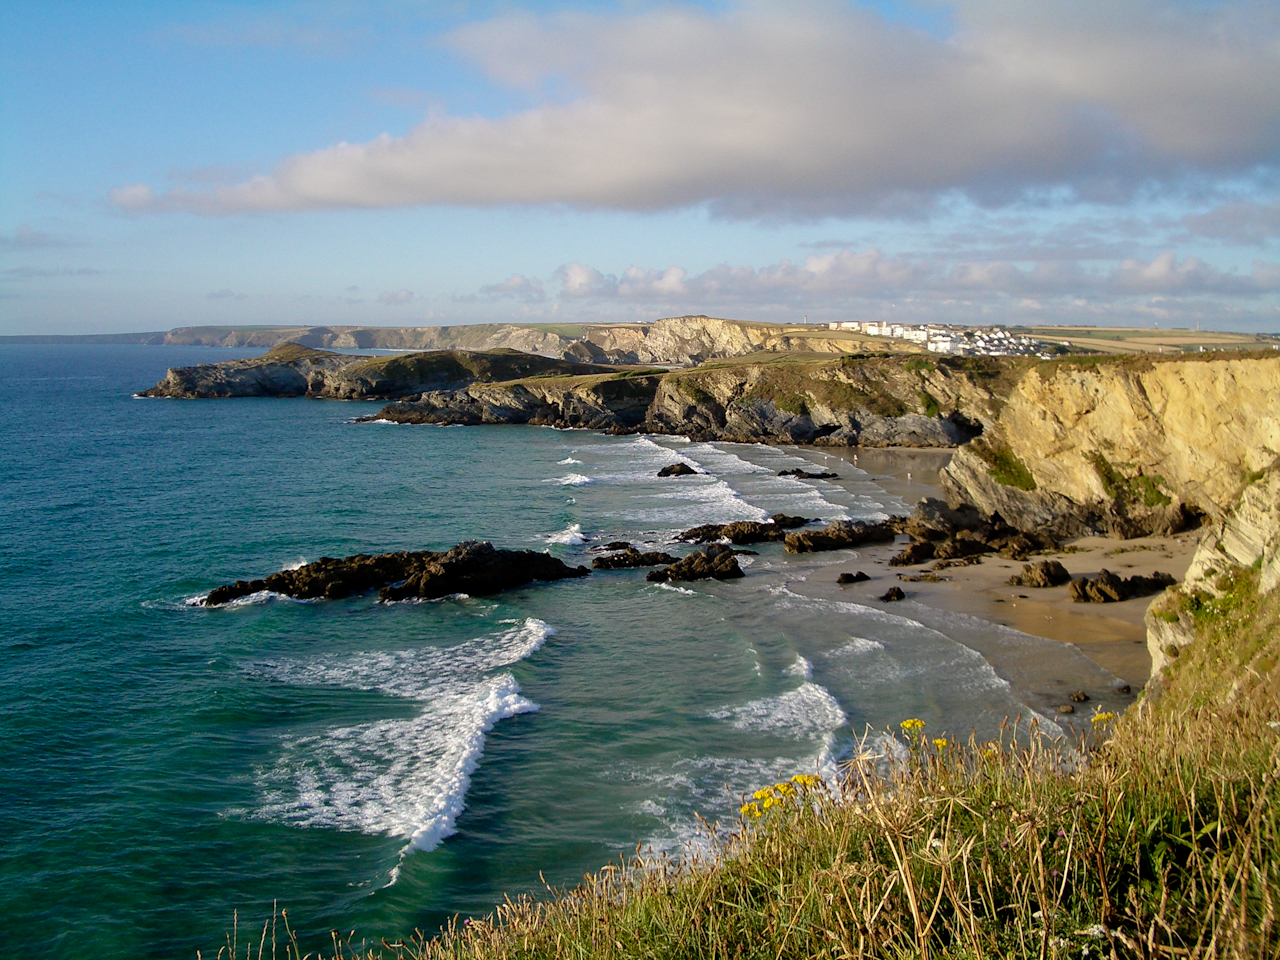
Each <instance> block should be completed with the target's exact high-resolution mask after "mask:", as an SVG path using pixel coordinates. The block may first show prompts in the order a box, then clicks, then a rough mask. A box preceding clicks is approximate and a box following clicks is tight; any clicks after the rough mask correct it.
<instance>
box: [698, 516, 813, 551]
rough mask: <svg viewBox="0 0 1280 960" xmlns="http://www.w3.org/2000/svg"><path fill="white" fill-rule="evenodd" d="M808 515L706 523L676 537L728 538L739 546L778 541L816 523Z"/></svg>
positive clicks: (702, 540)
mask: <svg viewBox="0 0 1280 960" xmlns="http://www.w3.org/2000/svg"><path fill="white" fill-rule="evenodd" d="M816 522H817V521H815V520H810V519H809V518H808V517H789V516H787V515H786V514H785V513H775V514H774V515H773V516H772V517H770V518H769V519H768V520H767V521H764V522H761V521H759V520H735V521H734V522H733V523H704V524H702V526H699V527H693V528H692V529H690V530H686V531H684V533H681V534H680V535H679V536H677V537H676V539H677V540H683V541H684V542H685V543H714V542H715V541H717V540H728V541H729V542H730V543H734V544H737V545H738V546H745V545H746V544H748V543H777V542H779V541H781V540H784V539H786V536H787V531H788V530H795V529H797V528H798V527H803V526H806V525H807V524H810V523H816Z"/></svg>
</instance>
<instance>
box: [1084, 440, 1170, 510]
mask: <svg viewBox="0 0 1280 960" xmlns="http://www.w3.org/2000/svg"><path fill="white" fill-rule="evenodd" d="M1089 462H1090V463H1092V464H1093V469H1094V470H1095V471H1096V472H1097V474H1098V480H1099V481H1101V483H1102V489H1103V490H1104V491H1105V492H1106V494H1107V496H1108V497H1110V498H1111V499H1112V500H1115V501H1117V502H1118V503H1121V504H1124V505H1125V506H1129V505H1132V504H1135V503H1141V504H1143V505H1144V506H1146V507H1152V508H1154V507H1167V506H1168V505H1169V504H1170V503H1171V502H1172V500H1171V499H1170V497H1169V495H1168V494H1167V493H1165V492H1164V491H1163V490H1162V489H1161V487H1162V486H1163V485H1164V478H1163V477H1159V476H1146V475H1145V474H1143V473H1141V472H1139V473H1138V475H1137V476H1134V477H1127V476H1125V475H1124V474H1123V473H1121V472H1120V471H1119V470H1117V469H1116V468H1115V467H1114V466H1113V465H1112V464H1111V462H1110V461H1109V460H1107V458H1106V457H1104V456H1103V455H1102V454H1101V453H1095V454H1093V455H1092V456H1091V457H1090V458H1089Z"/></svg>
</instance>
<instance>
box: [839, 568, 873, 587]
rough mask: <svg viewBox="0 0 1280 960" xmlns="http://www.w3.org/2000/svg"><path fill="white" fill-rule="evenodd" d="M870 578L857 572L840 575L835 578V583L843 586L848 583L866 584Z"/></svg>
mask: <svg viewBox="0 0 1280 960" xmlns="http://www.w3.org/2000/svg"><path fill="white" fill-rule="evenodd" d="M870 579H871V578H870V577H868V576H867V575H866V574H865V573H863V572H862V571H861V570H859V571H858V572H857V573H842V574H840V576H838V577H836V583H838V584H840V585H841V586H844V585H846V584H850V583H866V582H867V581H868V580H870Z"/></svg>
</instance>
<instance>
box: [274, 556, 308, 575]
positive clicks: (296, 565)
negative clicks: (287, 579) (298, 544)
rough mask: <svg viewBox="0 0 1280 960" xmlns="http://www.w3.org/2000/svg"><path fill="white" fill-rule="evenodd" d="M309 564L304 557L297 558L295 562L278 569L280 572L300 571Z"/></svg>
mask: <svg viewBox="0 0 1280 960" xmlns="http://www.w3.org/2000/svg"><path fill="white" fill-rule="evenodd" d="M309 562H310V561H308V560H307V558H306V557H299V558H298V559H297V560H294V561H293V562H292V563H286V564H285V565H284V566H283V567H281V568H280V570H281V571H282V572H283V571H286V570H301V569H302V568H303V567H305V566H306V565H307V564H308V563H309Z"/></svg>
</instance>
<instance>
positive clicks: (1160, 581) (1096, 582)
mask: <svg viewBox="0 0 1280 960" xmlns="http://www.w3.org/2000/svg"><path fill="white" fill-rule="evenodd" d="M1177 582H1178V581H1177V580H1176V579H1174V578H1173V577H1171V576H1170V575H1169V574H1167V573H1161V572H1160V571H1159V570H1157V571H1156V572H1155V573H1153V574H1152V575H1151V576H1149V577H1144V576H1133V577H1124V578H1121V577H1119V576H1117V575H1116V574H1114V573H1112V572H1111V571H1110V570H1103V571H1102V572H1101V573H1099V574H1098V575H1097V576H1096V577H1092V578H1090V577H1081V578H1080V579H1078V580H1072V581H1071V585H1070V587H1069V588H1068V589H1070V591H1071V599H1072V600H1074V601H1075V602H1076V603H1118V602H1119V601H1121V600H1128V599H1130V598H1132V597H1145V596H1149V595H1151V594H1153V593H1159V592H1160V591H1161V590H1163V589H1164V588H1165V587H1171V586H1173V585H1174V584H1175V583H1177Z"/></svg>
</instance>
